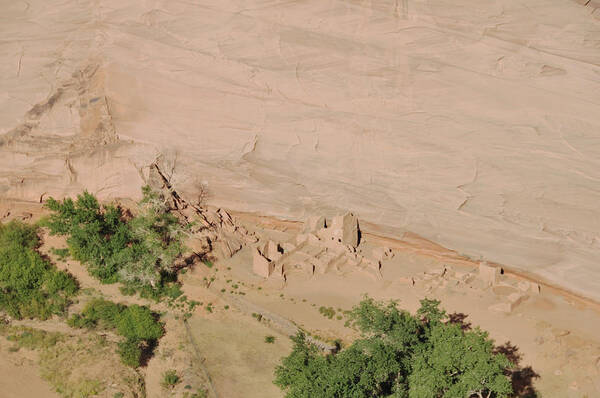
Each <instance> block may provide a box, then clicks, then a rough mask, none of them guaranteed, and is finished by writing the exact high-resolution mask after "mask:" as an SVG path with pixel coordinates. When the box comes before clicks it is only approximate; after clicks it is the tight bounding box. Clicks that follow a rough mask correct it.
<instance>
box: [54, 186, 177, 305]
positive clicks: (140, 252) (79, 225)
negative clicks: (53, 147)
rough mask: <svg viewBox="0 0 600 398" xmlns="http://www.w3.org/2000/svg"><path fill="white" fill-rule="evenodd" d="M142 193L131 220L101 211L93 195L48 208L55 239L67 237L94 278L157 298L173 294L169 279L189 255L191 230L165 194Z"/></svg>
mask: <svg viewBox="0 0 600 398" xmlns="http://www.w3.org/2000/svg"><path fill="white" fill-rule="evenodd" d="M142 191H143V193H144V197H143V199H142V200H141V201H140V202H139V208H138V214H137V215H136V216H135V217H133V218H132V219H131V220H129V221H127V220H125V219H124V218H123V216H122V211H121V209H120V208H118V207H116V206H113V205H105V206H101V205H100V203H99V202H98V200H97V199H96V198H95V197H94V196H93V195H92V194H90V193H88V192H84V193H82V194H81V195H78V196H77V199H76V200H72V199H70V198H67V199H65V200H63V201H57V200H55V199H53V198H49V199H48V201H47V202H46V207H47V208H49V209H50V210H52V212H53V213H52V214H51V215H50V217H49V218H48V220H47V221H45V225H47V226H48V228H49V229H50V232H51V233H52V234H59V235H66V236H67V243H68V245H69V251H70V254H71V255H72V256H73V257H74V258H75V259H77V260H79V261H81V262H82V263H85V264H86V265H87V267H88V270H89V272H90V274H91V275H93V276H94V277H96V278H98V279H99V280H100V281H102V282H103V283H114V282H118V281H120V282H124V283H126V284H127V285H128V288H129V289H135V290H138V291H140V293H145V294H146V296H150V297H152V298H154V297H157V296H160V295H161V294H172V292H170V290H169V289H171V288H170V287H169V286H167V282H169V280H168V279H169V277H168V275H169V274H170V273H172V265H173V262H174V261H175V259H176V258H178V257H179V256H181V254H182V253H183V252H184V250H185V247H184V245H183V236H184V232H185V228H184V227H182V226H181V225H180V224H179V222H178V220H177V218H176V217H175V216H173V215H172V214H170V213H169V209H168V207H167V206H166V204H165V201H164V200H163V198H162V197H161V196H160V195H159V194H157V193H156V192H153V191H152V190H151V189H150V188H149V187H144V188H143V189H142ZM171 285H172V284H171ZM164 289H166V290H167V291H166V292H165V291H163V290H164ZM149 291H150V292H149Z"/></svg>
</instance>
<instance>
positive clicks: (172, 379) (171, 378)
mask: <svg viewBox="0 0 600 398" xmlns="http://www.w3.org/2000/svg"><path fill="white" fill-rule="evenodd" d="M180 381H181V380H180V379H179V376H178V375H177V372H176V371H175V370H174V369H171V370H167V371H166V372H164V373H163V377H162V381H161V382H160V385H161V386H162V387H163V388H167V389H172V388H173V387H175V386H176V385H177V383H179V382H180Z"/></svg>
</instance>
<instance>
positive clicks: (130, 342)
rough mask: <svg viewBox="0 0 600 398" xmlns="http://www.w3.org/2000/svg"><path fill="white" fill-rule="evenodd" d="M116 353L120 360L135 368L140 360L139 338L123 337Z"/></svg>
mask: <svg viewBox="0 0 600 398" xmlns="http://www.w3.org/2000/svg"><path fill="white" fill-rule="evenodd" d="M117 353H118V354H119V356H120V357H121V362H123V363H124V364H125V365H127V366H131V367H132V368H137V367H138V366H140V364H141V362H142V348H141V346H140V341H139V340H135V339H125V340H123V341H120V342H119V343H118V347H117Z"/></svg>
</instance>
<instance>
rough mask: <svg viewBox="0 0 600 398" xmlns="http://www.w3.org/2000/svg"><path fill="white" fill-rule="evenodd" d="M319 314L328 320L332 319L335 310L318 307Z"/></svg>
mask: <svg viewBox="0 0 600 398" xmlns="http://www.w3.org/2000/svg"><path fill="white" fill-rule="evenodd" d="M319 312H320V313H321V315H323V316H324V317H327V318H329V319H332V318H333V316H334V315H335V310H334V309H333V307H320V308H319Z"/></svg>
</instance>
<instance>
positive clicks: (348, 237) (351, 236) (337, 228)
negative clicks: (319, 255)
mask: <svg viewBox="0 0 600 398" xmlns="http://www.w3.org/2000/svg"><path fill="white" fill-rule="evenodd" d="M330 228H331V233H332V237H333V238H334V240H337V241H338V242H339V243H342V244H344V245H350V246H352V247H356V246H358V243H359V229H358V218H357V217H356V216H355V215H354V214H352V213H346V214H344V215H343V216H337V217H334V218H333V220H332V222H331V227H330Z"/></svg>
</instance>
